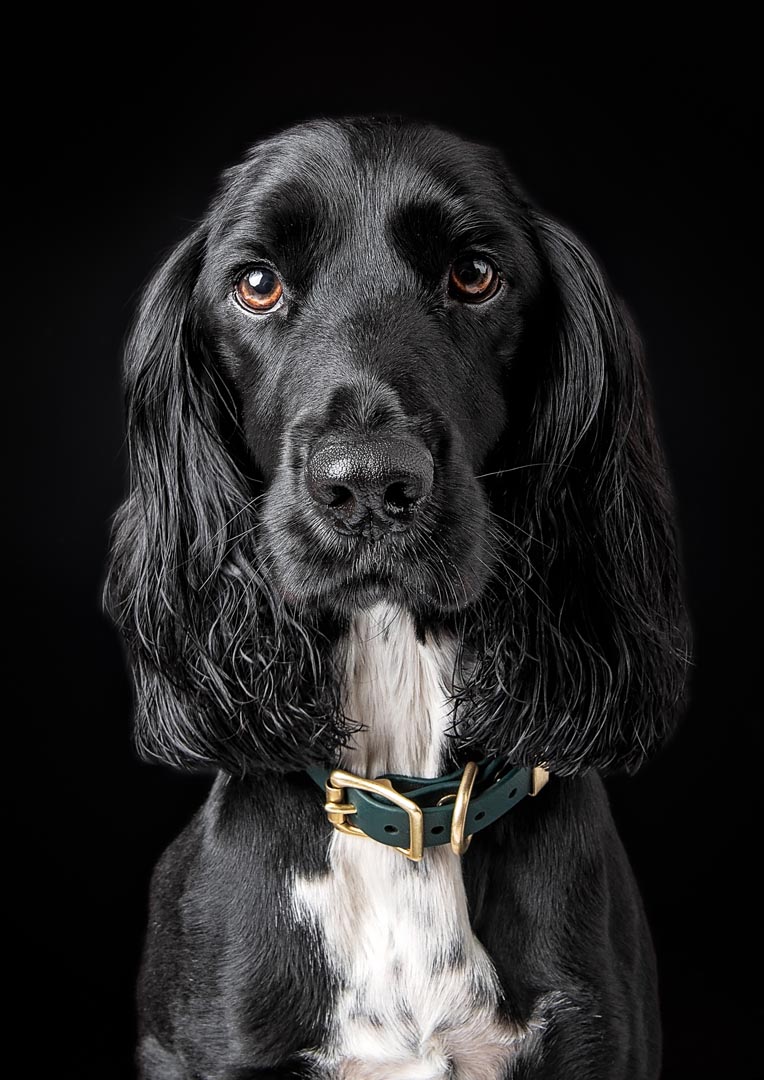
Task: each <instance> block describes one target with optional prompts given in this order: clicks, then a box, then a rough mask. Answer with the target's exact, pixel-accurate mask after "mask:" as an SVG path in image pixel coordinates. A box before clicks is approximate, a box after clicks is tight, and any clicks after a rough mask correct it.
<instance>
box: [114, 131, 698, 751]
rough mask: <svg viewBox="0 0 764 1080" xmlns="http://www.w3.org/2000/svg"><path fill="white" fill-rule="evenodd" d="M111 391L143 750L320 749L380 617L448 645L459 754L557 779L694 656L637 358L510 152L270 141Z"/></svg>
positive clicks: (291, 136)
mask: <svg viewBox="0 0 764 1080" xmlns="http://www.w3.org/2000/svg"><path fill="white" fill-rule="evenodd" d="M126 375H127V391H128V434H129V439H130V446H131V462H132V470H133V483H132V491H131V494H130V497H129V499H128V501H127V502H126V504H125V506H124V507H123V509H122V511H121V512H120V515H119V516H118V521H117V529H116V540H115V549H114V560H113V567H112V573H111V575H110V582H109V595H110V605H111V610H112V611H113V613H114V615H115V617H116V618H117V620H118V622H119V623H120V625H121V626H122V627H123V629H124V631H125V633H126V636H127V639H128V642H129V645H130V648H131V652H132V656H133V660H134V666H135V675H136V688H137V696H138V718H139V742H140V743H141V745H142V747H143V749H144V750H146V751H147V752H149V753H153V754H155V755H158V756H160V757H163V758H165V759H168V760H171V761H174V762H176V763H189V762H191V763H193V762H197V763H214V764H217V765H222V767H224V768H227V769H229V770H230V771H234V772H242V771H246V770H247V769H253V768H257V766H258V762H262V763H264V764H267V765H268V766H269V767H270V766H275V767H278V768H291V767H300V766H304V765H305V764H306V763H308V762H311V761H317V760H331V758H332V756H333V754H334V752H335V751H336V748H337V746H338V745H339V744H341V743H342V741H343V740H344V739H345V738H346V736H347V732H348V726H347V723H346V721H345V719H344V718H343V717H342V716H341V711H340V704H339V701H340V698H339V688H338V677H337V674H336V672H335V670H334V665H333V661H332V655H333V642H334V640H335V639H336V637H337V635H338V634H341V633H342V629H343V626H344V625H346V622H347V619H348V618H349V617H350V616H351V615H352V613H353V611H354V610H356V609H357V608H358V607H360V606H366V605H368V604H371V603H374V602H376V601H379V600H385V601H389V602H391V603H393V604H396V605H398V606H404V607H407V608H408V609H409V610H410V611H411V612H412V614H413V616H414V617H415V619H416V620H417V622H418V625H419V626H420V629H421V632H422V633H423V634H427V633H435V634H437V633H439V632H440V631H441V629H442V628H443V627H444V625H446V624H447V625H448V628H449V630H450V631H451V632H453V633H454V634H456V636H457V638H458V641H459V643H460V646H461V656H462V657H463V658H465V660H466V662H465V663H464V664H463V665H462V667H461V670H460V671H458V672H457V673H456V679H455V687H454V692H455V697H456V702H457V704H458V706H459V707H458V708H457V710H456V714H455V716H456V719H455V729H454V730H455V733H456V734H457V735H458V739H459V741H460V743H461V744H462V745H464V746H466V745H473V746H474V745H478V746H479V747H480V748H481V749H482V751H484V752H486V753H505V754H509V755H511V756H512V758H513V760H515V761H517V762H535V761H538V760H544V761H546V762H548V763H549V765H550V766H551V767H552V768H554V769H556V770H557V771H560V772H571V771H574V770H576V769H579V768H582V767H591V766H597V767H600V768H606V767H614V766H621V767H626V768H633V767H635V766H636V765H637V764H638V763H639V761H641V760H642V758H643V756H644V754H645V753H646V752H647V750H648V749H649V746H650V745H651V744H652V743H654V742H655V741H656V739H658V738H660V737H661V736H662V735H663V733H664V731H665V730H666V728H667V725H668V724H669V722H670V720H671V717H672V715H673V713H674V711H675V709H676V705H677V702H678V700H679V698H680V696H681V684H682V673H683V669H684V662H685V653H684V647H683V632H682V619H681V604H680V598H679V593H678V583H677V568H676V562H675V553H674V543H673V533H672V528H671V522H670V516H669V509H668V498H667V489H666V484H665V479H664V475H663V469H662V464H661V459H660V454H659V450H658V446H657V442H656V439H655V435H654V432H653V429H652V425H651V420H650V411H649V405H648V401H647V395H646V392H645V385H644V375H643V370H642V365H641V362H640V358H639V350H638V348H637V345H636V341H635V338H634V335H633V333H632V331H631V329H630V327H629V325H628V323H627V321H626V319H625V317H624V315H623V314H622V312H621V310H620V308H619V305H618V304H617V302H616V301H615V300H614V299H613V297H612V296H611V295H610V292H609V290H608V288H607V286H606V285H605V283H604V281H603V278H602V276H601V274H600V272H599V270H598V269H597V267H596V264H595V263H594V262H593V260H592V259H591V257H590V256H589V255H588V253H587V252H586V251H585V249H584V248H583V247H582V246H581V245H580V243H578V242H577V241H576V240H575V238H573V237H572V236H571V235H570V234H569V233H567V232H566V231H565V230H564V229H562V228H561V227H560V226H558V225H556V224H554V223H553V222H551V221H550V220H549V219H548V218H546V217H545V216H543V215H542V214H540V213H539V212H538V211H537V210H535V209H534V208H533V207H532V206H531V205H530V204H529V203H528V201H527V200H526V198H525V197H524V196H523V194H522V193H521V192H520V190H519V189H518V187H517V185H516V184H515V183H514V182H513V180H512V179H511V177H510V175H509V174H508V172H507V170H506V167H505V165H504V164H503V162H502V160H501V158H500V157H499V155H498V154H497V153H495V152H494V151H493V150H491V149H489V148H486V147H482V146H476V145H474V144H470V143H467V142H465V141H463V140H461V139H459V138H457V137H455V136H453V135H450V134H447V133H445V132H443V131H440V130H437V129H434V128H431V127H426V126H421V125H414V124H408V123H401V122H395V121H372V120H360V121H358V120H353V121H331V122H330V121H321V122H315V123H310V124H305V125H302V126H300V127H298V128H294V129H291V130H289V131H287V132H285V133H282V134H280V135H277V136H275V137H274V138H271V139H269V140H267V141H266V142H264V143H261V144H259V145H258V146H256V147H255V148H254V149H253V151H252V152H251V154H250V155H249V156H248V157H247V159H246V160H245V161H244V162H243V163H242V164H241V165H239V166H237V167H236V168H234V169H232V170H230V171H229V172H228V173H227V174H226V176H225V178H224V183H223V186H222V189H221V191H220V193H219V195H218V197H217V198H216V199H215V201H214V202H213V204H212V206H211V208H210V211H209V213H208V214H207V216H206V218H205V220H204V221H203V222H202V224H201V225H200V226H199V227H198V228H197V229H196V231H195V232H194V233H193V234H192V235H191V236H190V237H189V238H188V239H187V240H186V241H184V243H182V244H181V245H180V247H179V248H178V249H177V250H176V251H175V252H174V253H173V254H172V255H171V256H170V258H169V259H168V261H167V262H166V263H165V265H164V266H163V267H162V269H161V270H160V271H159V273H158V274H157V276H156V278H155V279H154V281H153V282H152V283H151V284H150V286H149V288H148V289H147V291H146V294H145V297H144V302H143V305H142V308H141V311H140V314H139V317H138V321H137V324H136V327H135V330H134V333H133V335H132V338H131V341H130V344H129V347H128V351H127V364H126ZM353 719H355V720H360V721H362V720H363V718H360V717H359V718H353Z"/></svg>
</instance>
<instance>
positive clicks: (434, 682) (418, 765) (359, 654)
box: [343, 604, 454, 777]
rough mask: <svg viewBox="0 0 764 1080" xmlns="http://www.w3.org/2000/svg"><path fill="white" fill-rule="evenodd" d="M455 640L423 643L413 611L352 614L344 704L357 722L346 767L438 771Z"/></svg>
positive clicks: (367, 771)
mask: <svg viewBox="0 0 764 1080" xmlns="http://www.w3.org/2000/svg"><path fill="white" fill-rule="evenodd" d="M453 663H454V646H453V643H451V642H448V641H445V642H440V643H439V644H437V645H435V644H432V643H427V644H423V643H422V642H421V641H419V640H418V639H417V636H416V632H415V629H414V624H413V621H412V619H411V616H410V615H409V614H408V613H407V612H405V611H403V610H400V609H397V608H390V607H388V606H387V605H381V604H380V605H377V606H376V607H374V608H371V609H370V610H368V611H363V612H360V613H359V614H358V615H356V616H355V618H354V620H353V623H352V625H351V628H350V632H349V635H348V641H347V653H346V667H345V672H346V677H345V690H344V708H345V712H346V714H347V715H348V716H349V717H350V718H351V719H352V720H353V721H355V722H357V723H359V724H362V725H363V730H362V731H360V732H358V734H357V735H355V736H354V738H353V741H352V744H351V746H350V747H348V749H347V750H346V751H345V754H344V755H343V766H344V767H345V768H346V769H349V770H350V771H351V772H355V773H357V774H360V775H363V776H368V777H375V776H380V775H382V774H383V773H403V774H405V775H408V776H438V775H439V774H440V773H441V772H442V771H443V767H444V761H445V750H446V746H445V742H446V736H445V733H446V730H447V728H448V727H449V724H450V721H451V704H450V702H449V700H448V694H447V689H446V687H447V686H448V682H449V679H450V677H451V673H452V671H453Z"/></svg>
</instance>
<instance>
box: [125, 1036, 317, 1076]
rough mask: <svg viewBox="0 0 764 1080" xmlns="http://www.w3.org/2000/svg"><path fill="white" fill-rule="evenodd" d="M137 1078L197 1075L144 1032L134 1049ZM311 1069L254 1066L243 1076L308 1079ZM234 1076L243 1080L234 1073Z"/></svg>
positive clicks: (293, 1065)
mask: <svg viewBox="0 0 764 1080" xmlns="http://www.w3.org/2000/svg"><path fill="white" fill-rule="evenodd" d="M138 1067H139V1071H138V1076H139V1080H195V1078H196V1076H197V1075H198V1074H197V1073H195V1072H189V1070H188V1069H187V1068H186V1066H185V1065H184V1064H183V1063H182V1062H181V1060H180V1058H178V1057H177V1055H176V1054H174V1053H172V1051H170V1050H167V1049H166V1048H165V1047H164V1046H162V1044H161V1043H160V1042H159V1040H158V1039H156V1038H155V1037H154V1036H153V1035H149V1036H147V1038H145V1039H144V1040H143V1042H142V1043H141V1045H140V1048H139V1051H138ZM313 1077H315V1073H314V1072H313V1071H312V1070H311V1068H310V1066H307V1065H302V1064H299V1063H297V1064H294V1063H293V1064H291V1065H290V1064H289V1063H288V1062H287V1064H285V1065H279V1066H278V1067H275V1068H267V1069H254V1070H253V1071H252V1072H247V1075H246V1080H311V1078H313ZM236 1080H245V1077H244V1076H243V1075H242V1074H241V1073H237V1077H236Z"/></svg>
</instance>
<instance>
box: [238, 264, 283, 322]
mask: <svg viewBox="0 0 764 1080" xmlns="http://www.w3.org/2000/svg"><path fill="white" fill-rule="evenodd" d="M283 295H284V290H283V288H282V286H281V282H280V281H279V278H278V275H277V274H276V273H275V271H273V270H271V268H270V267H269V266H253V267H251V268H250V269H249V270H247V272H246V274H244V275H243V277H240V278H239V280H238V282H237V283H236V299H237V300H238V301H239V303H240V304H243V306H244V307H246V308H247V309H248V310H249V311H259V312H265V311H273V309H274V308H275V307H277V306H278V304H279V303H280V302H281V299H282V297H283Z"/></svg>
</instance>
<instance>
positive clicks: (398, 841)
mask: <svg viewBox="0 0 764 1080" xmlns="http://www.w3.org/2000/svg"><path fill="white" fill-rule="evenodd" d="M307 772H308V775H309V776H310V777H311V779H312V780H314V781H315V783H316V784H317V785H318V786H319V787H320V788H321V790H322V791H324V792H325V794H326V800H327V801H326V804H325V806H324V809H325V810H326V813H327V816H328V818H329V821H330V823H331V824H332V825H333V826H334V827H335V829H337V830H338V831H339V832H343V833H345V834H347V835H349V836H363V837H368V838H370V839H372V840H376V841H377V842H378V843H380V844H387V845H388V846H390V847H393V848H395V849H396V850H397V851H400V852H401V854H402V855H405V856H406V857H407V858H408V859H412V860H413V861H415V862H419V860H420V859H421V858H422V856H423V854H424V848H426V847H435V846H437V845H440V844H447V843H450V844H451V848H452V850H453V851H454V852H455V853H456V854H457V855H462V854H463V853H464V852H465V851H466V850H467V847H468V846H469V842H470V839H471V837H472V834H473V833H476V832H480V830H481V829H485V828H487V827H488V826H489V825H492V824H493V822H494V821H497V820H498V819H499V818H500V817H503V815H504V814H506V813H507V811H508V810H511V809H512V807H513V806H516V805H517V804H518V803H519V802H520V801H521V799H524V798H525V796H526V795H531V796H532V795H538V793H539V791H541V789H542V787H543V786H544V784H545V783H546V782H547V780H548V778H549V774H548V772H547V771H546V769H544V768H542V767H541V766H536V767H535V768H529V767H527V766H508V765H507V764H506V763H505V762H502V761H483V762H480V763H479V764H475V762H472V761H471V762H468V764H467V765H466V766H465V767H464V769H463V770H462V769H457V770H456V771H455V772H452V773H449V774H448V775H447V776H437V777H435V778H434V779H424V778H422V777H419V776H398V775H396V774H395V773H388V774H386V775H385V776H382V777H378V778H377V779H376V780H367V779H366V778H365V777H362V776H355V775H354V774H353V773H349V772H346V771H345V770H344V769H323V768H311V769H308V770H307ZM473 790H475V794H474V795H473ZM351 817H352V821H350V820H348V819H349V818H351Z"/></svg>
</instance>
